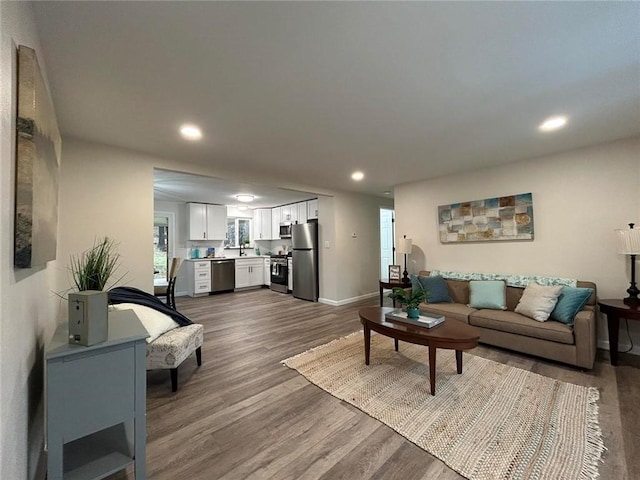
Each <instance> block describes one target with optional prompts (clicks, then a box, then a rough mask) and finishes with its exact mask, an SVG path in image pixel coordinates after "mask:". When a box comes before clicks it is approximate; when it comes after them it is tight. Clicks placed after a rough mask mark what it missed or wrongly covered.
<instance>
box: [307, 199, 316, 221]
mask: <svg viewBox="0 0 640 480" xmlns="http://www.w3.org/2000/svg"><path fill="white" fill-rule="evenodd" d="M312 218H315V219H316V220H317V219H318V199H317V198H314V199H313V200H309V201H308V202H307V220H311V219H312Z"/></svg>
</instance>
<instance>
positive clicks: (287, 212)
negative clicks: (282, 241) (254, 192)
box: [280, 205, 298, 223]
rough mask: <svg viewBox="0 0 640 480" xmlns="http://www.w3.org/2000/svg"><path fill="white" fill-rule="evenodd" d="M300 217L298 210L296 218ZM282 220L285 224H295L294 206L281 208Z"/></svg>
mask: <svg viewBox="0 0 640 480" xmlns="http://www.w3.org/2000/svg"><path fill="white" fill-rule="evenodd" d="M297 215H298V209H296V216H297ZM280 218H281V219H282V221H283V222H291V223H295V219H294V217H293V208H292V205H282V206H281V207H280Z"/></svg>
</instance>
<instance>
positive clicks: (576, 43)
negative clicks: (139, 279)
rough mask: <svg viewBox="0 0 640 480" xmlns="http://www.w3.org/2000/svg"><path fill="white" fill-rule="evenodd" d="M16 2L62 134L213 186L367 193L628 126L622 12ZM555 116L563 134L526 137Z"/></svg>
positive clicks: (637, 45)
mask: <svg viewBox="0 0 640 480" xmlns="http://www.w3.org/2000/svg"><path fill="white" fill-rule="evenodd" d="M34 9H35V12H36V20H37V25H38V28H39V31H40V35H41V43H42V50H44V52H43V53H44V55H43V57H44V60H45V64H46V71H47V73H48V77H49V81H50V85H51V90H52V96H53V100H54V104H55V108H56V112H57V115H58V121H59V124H60V128H61V131H62V132H63V135H67V136H73V137H76V138H81V139H86V140H89V141H95V142H100V143H106V144H112V145H116V146H121V147H125V148H130V149H134V150H137V151H142V152H147V153H149V154H152V155H156V156H160V157H166V158H173V159H179V160H184V161H188V162H196V163H202V164H210V165H212V166H213V168H214V170H215V172H216V175H218V176H220V177H222V178H226V179H234V178H235V179H239V178H242V179H243V180H246V179H260V182H259V183H270V184H280V185H285V184H286V185H293V184H296V185H307V186H316V187H318V188H329V189H338V190H350V191H355V192H363V193H371V194H376V195H380V194H382V192H383V191H384V190H387V189H389V188H390V187H392V186H393V185H396V184H400V183H404V182H408V181H412V180H417V179H422V178H430V177H436V176H441V175H446V174H450V173H455V172H458V171H462V170H468V169H474V168H481V167H484V166H490V165H498V164H502V163H505V162H510V161H518V160H522V159H528V158H534V157H537V156H542V155H547V154H552V153H555V152H562V151H567V150H571V149H575V148H578V147H582V146H588V145H592V144H597V143H602V142H606V141H610V140H615V139H620V138H626V137H630V136H634V135H638V134H640V34H639V27H638V26H639V25H640V3H638V2H275V3H272V2H84V3H78V2H35V3H34ZM558 113H562V114H566V115H568V116H569V123H568V126H567V127H566V128H565V129H563V130H561V131H558V132H555V133H551V134H543V133H540V132H538V131H537V128H536V127H537V125H538V124H539V123H540V122H541V121H542V120H543V119H544V118H546V117H547V116H549V115H552V114H558ZM186 121H189V122H194V123H197V124H198V125H200V127H201V128H202V130H203V134H204V138H203V140H202V141H200V142H198V143H187V142H186V141H184V140H182V139H181V138H180V136H179V135H178V132H177V129H178V126H179V125H180V124H182V123H183V122H186ZM355 169H361V170H362V171H364V173H365V179H364V180H363V181H362V182H360V183H354V182H353V181H351V180H350V178H349V175H350V173H351V172H352V171H353V170H355ZM285 179H286V181H285ZM278 182H280V183H278Z"/></svg>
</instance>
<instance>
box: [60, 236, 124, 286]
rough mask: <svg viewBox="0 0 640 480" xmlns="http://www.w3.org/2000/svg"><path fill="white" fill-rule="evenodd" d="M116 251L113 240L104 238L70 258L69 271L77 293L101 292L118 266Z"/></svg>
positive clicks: (116, 247) (118, 257) (116, 246)
mask: <svg viewBox="0 0 640 480" xmlns="http://www.w3.org/2000/svg"><path fill="white" fill-rule="evenodd" d="M117 249H118V245H117V244H116V242H115V241H114V240H113V239H111V238H109V237H104V238H102V239H99V240H96V241H95V242H94V243H93V247H91V248H90V249H89V250H87V251H85V252H83V253H81V254H80V255H72V256H71V264H70V266H69V270H70V271H71V276H72V278H73V283H74V285H75V287H76V288H77V289H78V291H79V292H84V291H87V290H98V291H102V290H104V289H105V288H106V287H107V284H108V282H109V279H111V277H112V275H113V274H114V273H115V271H116V270H117V269H118V267H119V266H120V254H119V253H118V252H117Z"/></svg>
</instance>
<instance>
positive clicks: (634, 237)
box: [616, 223, 640, 305]
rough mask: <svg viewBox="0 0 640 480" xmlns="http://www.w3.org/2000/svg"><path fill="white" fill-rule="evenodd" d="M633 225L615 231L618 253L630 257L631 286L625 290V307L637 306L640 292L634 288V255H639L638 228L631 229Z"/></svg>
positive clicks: (639, 238)
mask: <svg viewBox="0 0 640 480" xmlns="http://www.w3.org/2000/svg"><path fill="white" fill-rule="evenodd" d="M634 225H635V224H634V223H630V224H629V228H623V229H619V230H616V234H617V236H618V253H621V254H622V255H630V256H631V286H630V287H629V288H628V289H627V293H628V294H629V296H628V297H627V298H625V299H624V300H623V301H624V303H626V304H627V305H639V304H640V299H638V294H640V290H638V287H637V286H636V255H640V228H638V229H635V228H633V226H634Z"/></svg>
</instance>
